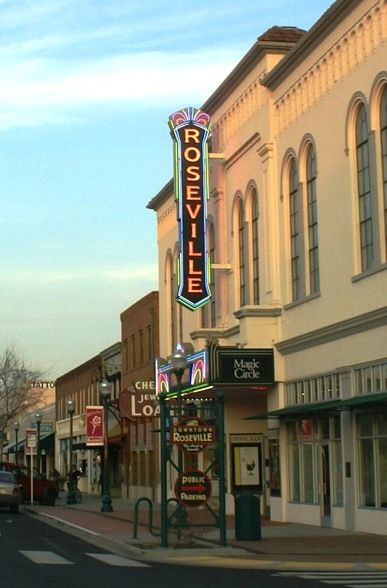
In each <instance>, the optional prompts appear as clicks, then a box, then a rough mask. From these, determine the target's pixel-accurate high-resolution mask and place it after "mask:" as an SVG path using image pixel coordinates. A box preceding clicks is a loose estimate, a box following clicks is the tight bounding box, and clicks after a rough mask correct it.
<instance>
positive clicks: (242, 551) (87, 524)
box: [23, 493, 387, 570]
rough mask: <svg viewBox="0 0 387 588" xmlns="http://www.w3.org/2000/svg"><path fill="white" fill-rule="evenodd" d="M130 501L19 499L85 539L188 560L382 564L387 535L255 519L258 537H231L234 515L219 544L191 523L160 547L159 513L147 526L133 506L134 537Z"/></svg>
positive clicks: (386, 561) (200, 513)
mask: <svg viewBox="0 0 387 588" xmlns="http://www.w3.org/2000/svg"><path fill="white" fill-rule="evenodd" d="M134 504H135V503H134V502H133V501H128V500H125V499H121V498H113V499H112V506H113V509H114V511H113V512H111V513H101V512H100V508H101V498H100V497H99V496H90V495H87V494H86V495H83V499H82V504H74V505H66V495H65V494H64V493H61V496H60V498H59V499H58V501H57V505H56V506H51V507H50V506H40V505H33V506H30V505H24V506H23V509H24V510H25V511H27V512H29V513H30V514H34V515H38V516H40V517H41V519H42V520H43V521H46V522H49V523H51V524H56V525H58V524H59V525H64V526H66V527H67V529H68V530H69V531H70V530H71V531H72V532H75V533H77V534H79V533H80V534H84V533H87V535H88V540H91V541H92V542H95V543H96V544H100V545H101V546H105V547H107V548H108V544H110V545H111V546H112V548H114V549H115V550H119V551H121V552H125V553H127V554H130V555H132V556H133V555H134V556H136V555H137V556H138V557H141V558H145V559H148V560H150V561H152V560H153V561H163V562H164V563H167V562H170V563H175V564H176V563H181V564H191V565H213V566H216V565H218V566H223V567H245V568H254V567H256V568H269V569H272V568H280V569H285V568H286V569H289V568H291V569H305V568H308V569H310V568H311V567H314V568H315V569H332V568H333V569H338V568H341V569H361V568H362V567H364V568H366V569H370V568H372V569H377V570H387V535H373V534H369V533H354V532H349V531H340V530H337V529H328V528H321V527H314V526H312V525H300V524H292V523H272V522H270V521H268V520H265V519H264V520H262V522H261V539H260V540H257V541H237V540H236V539H235V521H234V517H227V546H225V547H222V546H220V545H219V529H218V528H215V527H193V528H189V529H185V530H183V531H182V533H181V537H180V538H178V537H177V534H176V531H175V530H171V531H170V533H169V539H168V542H169V547H164V548H162V547H160V513H159V509H155V511H154V513H153V532H150V530H149V529H148V526H147V524H148V509H147V508H146V506H147V505H144V507H142V508H140V510H139V525H138V530H137V538H134V524H133V523H134ZM206 512H207V511H206V510H203V509H200V510H199V509H195V512H194V513H193V514H194V516H195V517H196V521H197V522H198V523H205V522H208V518H207V521H206V520H205V518H206Z"/></svg>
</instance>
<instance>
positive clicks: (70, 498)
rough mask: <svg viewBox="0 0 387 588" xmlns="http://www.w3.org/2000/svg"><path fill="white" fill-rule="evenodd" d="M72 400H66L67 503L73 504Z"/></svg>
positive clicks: (73, 408)
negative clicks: (67, 440)
mask: <svg viewBox="0 0 387 588" xmlns="http://www.w3.org/2000/svg"><path fill="white" fill-rule="evenodd" d="M74 410H75V406H74V402H73V400H68V401H67V413H68V415H69V417H70V435H69V458H68V469H69V472H68V482H67V500H66V502H67V504H75V488H74V481H73V480H72V478H71V470H72V465H73V418H74Z"/></svg>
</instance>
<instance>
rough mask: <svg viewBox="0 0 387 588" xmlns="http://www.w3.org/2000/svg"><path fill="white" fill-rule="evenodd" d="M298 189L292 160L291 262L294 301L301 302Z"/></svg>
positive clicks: (301, 266) (290, 185)
mask: <svg viewBox="0 0 387 588" xmlns="http://www.w3.org/2000/svg"><path fill="white" fill-rule="evenodd" d="M300 204H301V203H300V193H299V189H298V171H297V166H296V162H295V160H294V159H292V160H291V164H290V168H289V216H290V219H289V220H290V260H291V281H292V300H293V301H295V300H299V299H300V298H301V295H302V294H303V275H302V268H303V250H302V242H303V239H302V210H301V206H300Z"/></svg>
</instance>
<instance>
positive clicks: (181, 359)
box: [171, 343, 187, 420]
mask: <svg viewBox="0 0 387 588" xmlns="http://www.w3.org/2000/svg"><path fill="white" fill-rule="evenodd" d="M171 364H172V367H173V373H174V374H175V376H176V379H177V416H178V419H179V420H180V418H181V390H182V385H181V382H182V379H183V375H184V372H185V369H186V367H187V356H186V354H185V352H184V347H183V346H182V345H181V343H178V344H177V345H176V349H175V351H174V353H173V355H172V357H171Z"/></svg>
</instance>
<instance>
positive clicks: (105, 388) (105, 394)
mask: <svg viewBox="0 0 387 588" xmlns="http://www.w3.org/2000/svg"><path fill="white" fill-rule="evenodd" d="M110 389H111V384H110V383H109V382H108V381H107V380H106V379H105V378H104V379H103V380H101V382H100V383H99V393H100V395H101V398H102V405H103V419H104V427H103V472H102V505H101V512H112V511H113V507H112V499H111V496H110V489H109V464H108V460H109V431H108V425H109V419H108V403H109V398H110Z"/></svg>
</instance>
